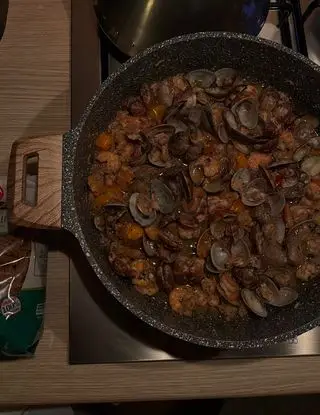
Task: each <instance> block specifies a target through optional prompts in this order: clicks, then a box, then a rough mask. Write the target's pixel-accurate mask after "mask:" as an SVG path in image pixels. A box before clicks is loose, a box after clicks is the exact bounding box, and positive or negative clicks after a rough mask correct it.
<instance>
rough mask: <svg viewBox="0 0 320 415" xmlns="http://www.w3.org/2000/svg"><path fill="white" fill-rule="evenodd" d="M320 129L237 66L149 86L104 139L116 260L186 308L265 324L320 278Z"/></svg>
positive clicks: (101, 175)
mask: <svg viewBox="0 0 320 415" xmlns="http://www.w3.org/2000/svg"><path fill="white" fill-rule="evenodd" d="M317 127H318V120H317V118H316V117H314V116H312V115H310V114H307V113H304V112H302V111H301V110H297V108H295V105H294V102H292V99H291V98H290V97H289V96H288V95H285V94H284V93H282V92H280V91H277V90H276V89H274V88H271V87H269V86H268V85H264V84H259V83H252V82H250V81H247V80H246V78H245V76H244V75H243V74H241V73H240V72H239V71H236V70H235V69H232V68H220V69H218V70H215V71H213V70H208V69H198V70H193V71H191V72H189V73H186V74H178V75H175V76H172V77H169V78H166V79H164V80H162V81H159V82H153V83H146V84H144V85H142V86H141V90H140V95H139V96H133V97H131V98H129V99H127V100H126V102H125V103H124V105H123V108H121V109H120V110H119V111H118V112H117V114H116V116H115V118H114V119H113V121H112V122H111V123H110V124H109V126H108V128H107V130H106V131H104V132H102V133H101V134H99V135H98V136H97V137H96V141H95V147H96V152H95V163H94V165H93V167H92V171H91V174H90V176H89V177H88V185H89V189H90V198H91V206H92V208H91V210H92V216H93V221H94V225H95V227H96V228H97V229H98V230H99V231H100V232H101V243H102V244H104V245H105V246H106V252H107V254H106V260H109V261H110V263H111V265H112V267H113V269H114V270H115V271H116V273H117V274H118V275H119V278H127V279H129V280H130V281H131V283H132V285H133V287H134V289H136V290H137V291H138V292H139V293H141V294H143V295H148V296H153V295H157V293H158V292H159V291H162V292H164V293H166V295H167V296H168V302H169V305H170V307H171V308H172V310H173V311H174V312H175V313H178V314H180V315H183V316H188V317H190V316H193V315H195V314H196V313H198V312H205V313H213V314H217V315H222V317H223V318H226V319H227V320H233V319H243V318H245V316H246V315H247V313H248V312H249V313H250V314H253V315H256V316H259V317H262V318H263V317H266V316H267V315H268V310H269V308H270V307H285V306H288V305H290V304H293V303H295V302H296V301H297V299H298V297H299V289H300V286H301V284H304V283H308V281H309V280H311V279H313V278H316V277H318V275H319V273H320V253H319V249H318V246H319V243H320V223H319V214H318V212H319V210H320V205H319V201H320V137H319V136H318V134H317V131H316V130H317Z"/></svg>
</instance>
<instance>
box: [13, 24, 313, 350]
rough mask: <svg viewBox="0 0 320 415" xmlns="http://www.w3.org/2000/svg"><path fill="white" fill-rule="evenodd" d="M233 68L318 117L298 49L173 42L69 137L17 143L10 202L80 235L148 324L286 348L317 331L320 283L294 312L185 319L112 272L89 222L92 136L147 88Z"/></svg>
mask: <svg viewBox="0 0 320 415" xmlns="http://www.w3.org/2000/svg"><path fill="white" fill-rule="evenodd" d="M228 66H229V67H233V68H236V69H238V70H239V71H241V72H242V73H244V74H246V75H247V76H249V77H251V78H252V79H253V80H259V81H263V82H265V83H266V84H268V85H272V86H274V87H275V88H277V89H279V90H282V91H284V92H286V93H289V94H290V95H291V96H292V97H293V99H294V101H295V102H296V103H298V104H301V105H303V106H304V107H306V108H307V109H308V110H309V111H311V112H312V113H315V114H318V115H319V114H320V68H319V67H318V66H316V65H315V64H314V63H312V62H311V61H309V60H308V59H306V58H305V57H303V56H300V55H298V54H297V53H295V52H293V51H292V50H289V49H286V48H284V47H282V46H280V45H277V44H274V43H271V42H268V41H265V40H260V39H257V38H251V37H249V36H246V35H238V34H229V33H222V32H220V33H197V34H191V35H187V36H182V37H178V38H174V39H171V40H169V41H166V42H164V43H162V44H158V45H156V46H154V47H152V48H150V49H148V50H146V51H145V52H143V53H141V54H139V55H137V56H136V57H134V58H133V59H131V60H130V61H128V62H127V63H126V64H125V65H123V66H122V67H121V68H120V69H119V71H118V72H116V73H114V74H112V75H111V76H110V77H109V78H108V79H107V80H106V81H105V82H104V83H103V84H102V86H101V88H100V89H99V91H98V92H97V94H96V95H95V96H94V97H93V98H92V100H91V102H90V103H89V105H88V107H87V109H86V111H85V113H84V115H83V117H82V118H81V120H80V122H79V124H78V126H77V127H76V128H75V129H74V130H73V131H71V132H69V133H67V134H65V135H64V137H63V138H62V136H55V137H49V138H48V137H42V138H34V139H24V140H19V141H18V142H16V143H15V145H14V147H13V150H12V154H11V163H10V169H11V170H10V173H9V176H10V182H9V195H10V198H11V200H12V203H13V219H14V220H15V221H16V222H17V223H20V224H24V225H27V226H45V227H55V228H60V227H63V228H65V229H67V230H69V231H70V232H72V233H73V234H74V235H75V237H76V238H77V239H78V240H79V242H80V245H81V247H82V249H83V252H84V253H85V255H86V257H87V259H88V261H89V262H90V264H91V266H92V268H93V269H94V271H95V273H96V275H97V277H98V278H99V279H100V280H101V282H102V284H103V285H104V286H105V287H106V288H107V289H108V290H109V291H110V292H111V293H112V294H113V295H114V296H115V297H116V298H117V299H118V300H119V302H120V303H122V304H123V305H124V306H125V307H126V308H128V309H129V310H130V311H131V312H132V313H134V314H135V315H136V316H138V317H139V318H140V319H141V320H143V321H145V322H146V323H148V324H150V325H151V326H153V327H156V328H158V329H159V330H162V331H163V332H165V333H167V334H170V335H173V336H176V337H178V338H180V339H183V340H186V341H189V342H192V343H197V344H201V345H204V346H212V347H219V348H238V349H240V348H246V347H259V346H265V345H268V344H271V343H275V342H279V341H283V340H286V339H288V338H292V337H294V336H296V335H298V334H300V333H302V332H304V331H307V330H308V329H310V328H312V327H314V326H316V325H317V324H318V323H319V321H320V318H319V317H320V281H313V282H311V283H310V284H307V285H306V286H305V287H303V288H301V292H300V297H299V301H298V302H297V303H296V304H295V305H294V306H292V307H290V306H289V307H286V308H281V309H277V308H272V309H270V312H269V314H268V317H267V318H266V319H259V318H256V317H254V316H250V318H249V320H247V321H243V322H241V323H227V322H225V321H223V320H216V319H214V318H212V317H211V316H210V315H207V316H205V317H198V318H187V317H180V316H177V315H175V314H173V313H172V311H171V310H170V308H169V306H168V305H167V303H166V301H165V297H164V296H162V295H161V294H160V295H158V296H156V297H154V298H149V297H147V296H142V295H140V294H138V293H137V292H136V291H135V290H134V289H133V288H132V286H131V285H130V284H129V283H127V282H126V281H125V280H123V279H121V278H119V277H118V276H117V275H115V274H114V273H113V272H112V270H111V268H110V266H109V264H108V262H107V260H106V252H105V251H104V249H103V248H102V247H101V246H100V244H99V234H98V231H96V230H95V228H94V226H93V224H92V222H91V219H90V215H89V201H88V190H87V185H86V182H87V176H88V174H89V170H90V163H91V161H90V160H91V157H90V155H93V152H94V137H95V136H96V135H97V134H98V133H99V132H101V131H103V130H104V129H105V128H106V127H107V125H108V123H109V122H110V120H111V119H112V118H113V117H114V115H115V113H116V111H117V110H118V109H119V108H120V105H121V103H122V102H123V100H124V99H125V98H126V97H128V96H130V95H135V94H137V93H138V91H139V86H140V85H141V84H142V83H143V82H148V81H155V80H159V79H162V78H166V77H168V76H170V75H173V74H176V73H178V72H187V71H190V70H192V69H196V68H201V67H205V68H212V67H213V68H219V67H228ZM34 153H37V154H38V157H39V186H38V202H37V205H36V206H35V207H31V206H28V205H27V204H26V203H25V202H24V200H23V177H24V170H25V169H24V164H25V159H26V156H28V155H29V154H34ZM61 161H62V174H61ZM61 180H62V195H61ZM61 196H62V197H61Z"/></svg>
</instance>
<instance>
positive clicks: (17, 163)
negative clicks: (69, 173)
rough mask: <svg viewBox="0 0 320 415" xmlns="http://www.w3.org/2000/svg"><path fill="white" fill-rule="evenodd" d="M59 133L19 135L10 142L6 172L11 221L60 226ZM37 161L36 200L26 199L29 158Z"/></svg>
mask: <svg viewBox="0 0 320 415" xmlns="http://www.w3.org/2000/svg"><path fill="white" fill-rule="evenodd" d="M62 137H63V136H62V135H48V136H44V137H31V138H21V139H19V140H17V141H15V142H14V143H13V146H12V149H11V154H10V161H9V172H8V204H9V211H10V213H9V217H10V221H11V222H13V223H14V224H15V225H18V226H25V227H33V228H52V229H59V228H61V192H62V188H61V185H62ZM33 157H35V159H36V160H37V166H38V168H37V170H38V171H37V189H36V200H35V203H34V204H31V203H30V202H28V201H27V200H26V192H25V191H26V176H27V163H28V160H29V159H31V158H33Z"/></svg>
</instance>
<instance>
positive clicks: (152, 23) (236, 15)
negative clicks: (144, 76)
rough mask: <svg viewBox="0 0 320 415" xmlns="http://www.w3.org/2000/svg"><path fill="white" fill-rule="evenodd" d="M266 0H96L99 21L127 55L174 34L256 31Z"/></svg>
mask: <svg viewBox="0 0 320 415" xmlns="http://www.w3.org/2000/svg"><path fill="white" fill-rule="evenodd" d="M269 6H270V1H269V0H232V1H228V0H130V1H127V0H97V2H96V12H97V16H98V18H99V21H100V25H101V27H102V29H103V31H104V32H105V34H106V35H107V36H108V37H109V39H110V40H111V41H112V42H113V43H114V44H115V45H116V47H117V48H118V49H119V50H120V51H121V52H123V53H124V54H126V55H128V56H133V55H135V54H136V53H137V52H139V51H141V50H143V49H145V48H147V47H149V46H151V45H153V44H155V43H158V42H162V41H163V40H166V39H169V38H171V37H174V36H178V35H182V34H186V33H192V32H203V31H212V30H216V31H228V32H241V33H248V34H251V35H257V34H258V33H259V32H260V30H261V27H262V26H263V24H264V22H265V20H266V18H267V15H268V11H269Z"/></svg>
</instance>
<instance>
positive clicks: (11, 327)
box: [0, 288, 45, 356]
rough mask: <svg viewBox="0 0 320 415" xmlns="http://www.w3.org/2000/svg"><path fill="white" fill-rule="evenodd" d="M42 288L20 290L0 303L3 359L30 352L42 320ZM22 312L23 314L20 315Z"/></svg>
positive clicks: (34, 344)
mask: <svg viewBox="0 0 320 415" xmlns="http://www.w3.org/2000/svg"><path fill="white" fill-rule="evenodd" d="M44 302H45V289H44V288H36V289H31V290H23V291H21V292H20V294H19V296H18V297H14V296H13V297H8V298H5V299H4V300H3V301H2V302H1V304H0V350H1V352H2V354H3V355H5V356H19V355H26V354H27V353H32V352H33V350H34V348H35V346H36V344H37V342H38V339H39V335H40V332H41V326H42V321H43V313H44ZM21 310H23V312H20V311H21Z"/></svg>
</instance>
